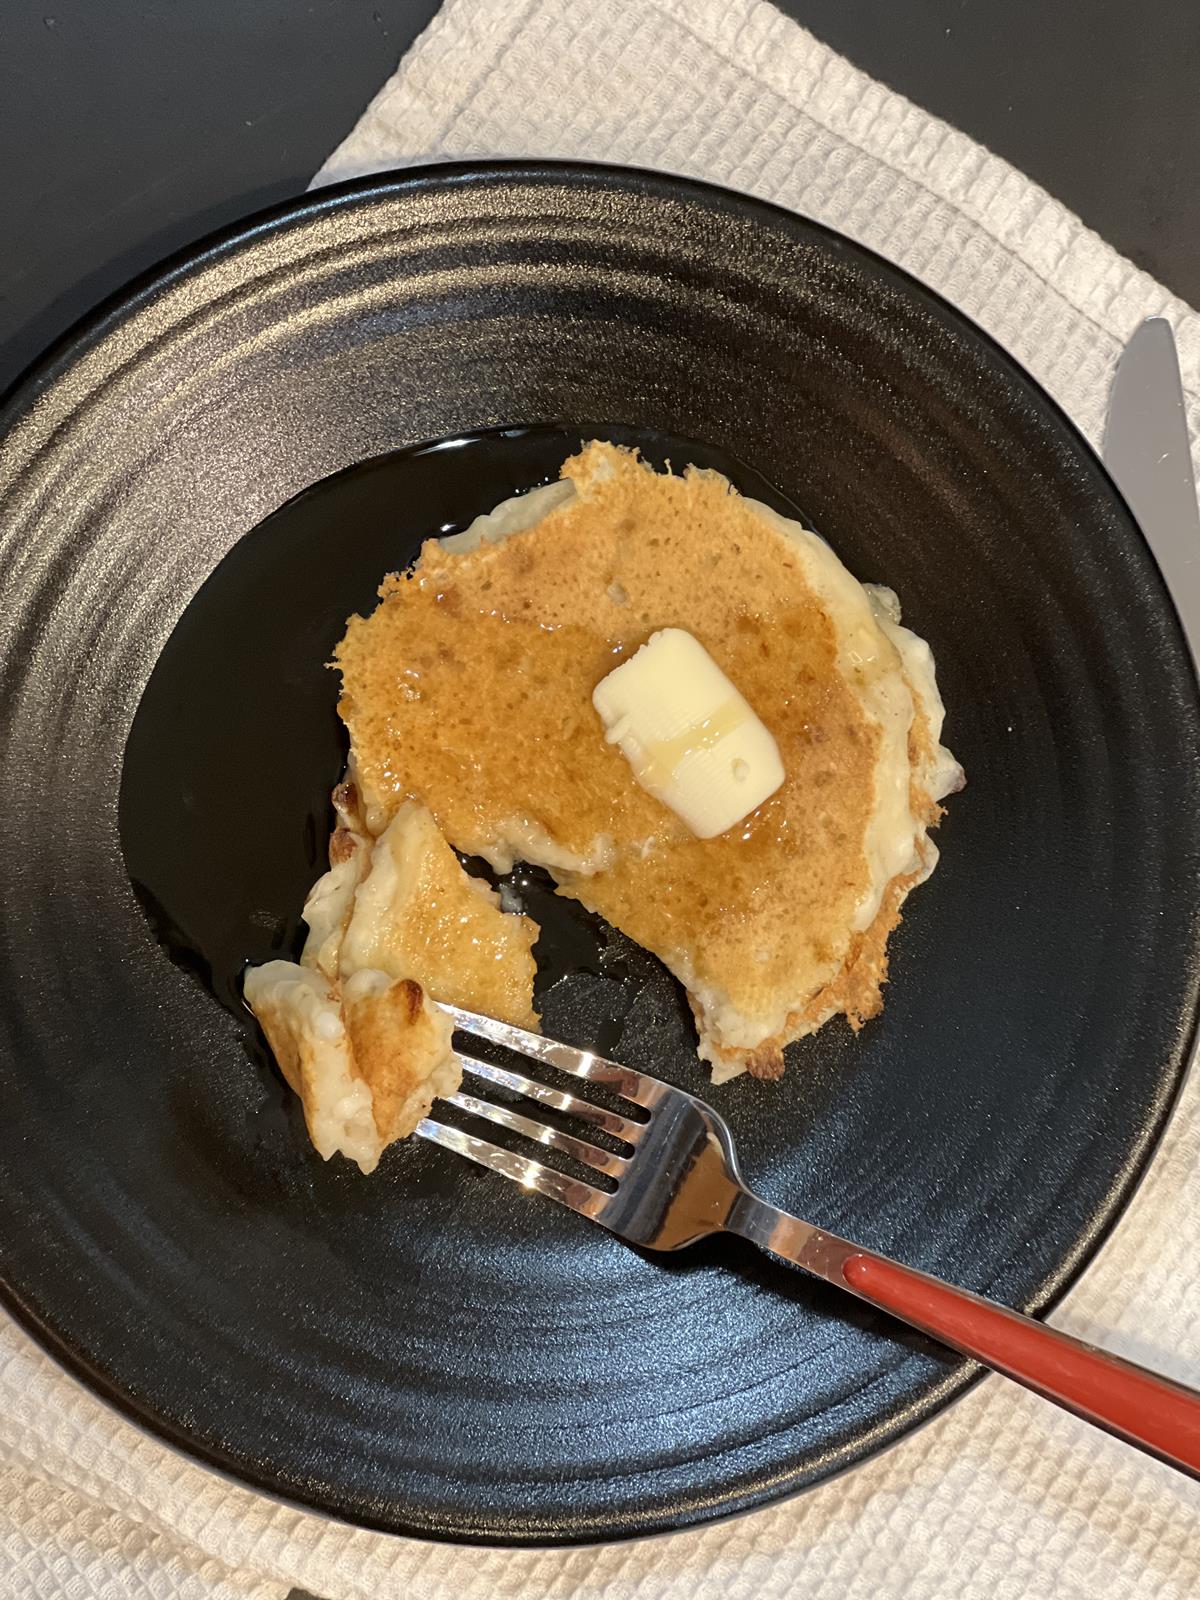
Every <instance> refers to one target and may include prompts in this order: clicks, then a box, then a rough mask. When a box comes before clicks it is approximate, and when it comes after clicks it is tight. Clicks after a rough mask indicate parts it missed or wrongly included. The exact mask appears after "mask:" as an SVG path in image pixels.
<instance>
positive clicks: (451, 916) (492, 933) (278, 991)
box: [244, 782, 537, 1172]
mask: <svg viewBox="0 0 1200 1600" xmlns="http://www.w3.org/2000/svg"><path fill="white" fill-rule="evenodd" d="M334 808H335V811H336V813H337V817H338V826H337V828H336V829H335V831H334V833H333V836H332V838H331V840H330V846H329V854H330V869H329V871H328V872H327V873H326V874H325V875H324V877H322V878H321V879H319V880H318V882H317V883H316V884H315V885H314V886H313V889H312V891H311V892H310V894H309V896H308V899H307V901H306V902H305V906H304V918H305V921H306V922H307V923H308V927H309V936H308V940H307V942H306V944H305V947H304V952H303V954H302V956H301V958H300V961H299V962H298V963H297V962H292V961H269V962H267V963H266V964H265V965H263V966H261V967H253V968H251V969H250V970H249V971H248V972H247V974H246V979H245V985H244V993H245V997H246V1002H247V1004H248V1005H249V1006H250V1008H251V1010H252V1011H253V1012H254V1014H255V1016H256V1017H257V1018H258V1020H259V1022H260V1024H261V1025H262V1029H263V1032H264V1033H265V1034H266V1036H267V1042H268V1043H269V1044H270V1046H271V1049H272V1051H273V1053H274V1055H275V1058H276V1060H277V1061H278V1063H279V1066H280V1070H281V1071H282V1072H283V1075H284V1077H285V1078H286V1079H287V1081H288V1084H289V1085H290V1086H291V1088H292V1089H293V1090H294V1091H295V1092H296V1093H297V1094H298V1095H299V1096H300V1099H301V1101H302V1103H303V1106H304V1116H305V1122H306V1125H307V1127H308V1131H309V1137H310V1138H311V1139H312V1142H313V1145H314V1146H315V1148H316V1149H317V1150H318V1152H319V1153H320V1154H321V1155H322V1156H324V1157H325V1159H326V1160H328V1159H329V1157H330V1156H332V1155H334V1154H341V1155H344V1156H346V1157H348V1158H349V1159H350V1160H352V1161H356V1162H357V1163H358V1165H359V1167H360V1168H361V1169H362V1170H363V1172H371V1171H373V1170H374V1168H375V1166H376V1165H377V1164H378V1161H379V1158H380V1156H381V1155H382V1153H383V1151H384V1150H385V1149H386V1147H387V1146H388V1145H389V1144H392V1143H394V1142H395V1141H396V1140H397V1139H403V1138H405V1137H407V1135H409V1134H410V1133H411V1132H412V1131H413V1129H414V1128H415V1127H416V1125H417V1123H418V1122H420V1120H421V1118H422V1117H424V1116H426V1115H428V1113H429V1109H430V1106H431V1105H432V1103H433V1100H434V1097H435V1096H436V1095H450V1094H453V1093H454V1092H455V1090H456V1089H457V1088H458V1086H459V1083H460V1082H461V1081H462V1070H461V1068H460V1066H459V1062H458V1058H457V1056H456V1055H455V1053H454V1051H453V1049H452V1047H451V1036H452V1033H453V1029H452V1026H451V1023H450V1020H449V1018H448V1017H447V1015H446V1014H445V1012H443V1011H442V1010H441V1009H440V1007H439V1005H438V1003H437V1002H439V1001H440V1002H444V1003H445V1004H448V1005H456V1006H461V1007H464V1008H465V1009H467V1010H472V1011H484V1012H486V1013H488V1014H489V1015H491V1016H494V1017H500V1018H502V1019H503V1020H504V1021H506V1022H514V1023H516V1024H517V1025H518V1026H520V1027H526V1028H535V1027H536V1026H537V1014H536V1012H535V1011H534V1009H533V978H534V964H533V955H532V949H533V942H534V940H535V939H536V938H537V927H536V925H535V924H534V923H533V922H531V921H530V919H529V918H528V917H522V916H509V915H507V914H506V913H504V912H503V911H501V909H500V902H499V896H498V895H497V894H496V893H495V891H494V890H493V889H491V888H490V887H489V886H488V885H487V884H486V883H483V882H481V881H480V880H479V879H478V878H474V877H471V876H470V875H469V874H468V873H467V872H465V871H464V870H463V868H462V867H461V866H460V864H459V862H458V859H457V857H456V856H455V854H454V852H453V850H451V848H450V846H449V845H448V844H447V843H446V840H445V838H444V836H443V835H442V834H441V833H440V832H439V831H438V828H437V826H436V824H435V823H434V821H433V818H432V817H431V816H430V814H429V812H428V811H426V810H425V809H424V807H422V806H420V805H418V804H416V803H415V802H414V801H409V802H407V803H406V804H404V805H402V806H400V807H399V809H398V810H397V812H396V814H395V816H394V817H393V818H392V819H391V821H390V822H389V824H388V826H387V827H386V828H385V829H384V830H383V832H382V833H381V834H380V836H379V838H378V839H372V838H371V837H370V836H369V835H368V834H367V833H366V831H365V829H364V827H363V824H362V819H361V814H360V811H359V807H358V795H357V791H356V789H355V786H354V784H353V783H350V782H347V783H343V784H339V786H338V788H337V789H336V790H335V791H334Z"/></svg>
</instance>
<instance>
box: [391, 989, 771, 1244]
mask: <svg viewBox="0 0 1200 1600" xmlns="http://www.w3.org/2000/svg"><path fill="white" fill-rule="evenodd" d="M444 1009H445V1010H446V1011H448V1012H449V1013H450V1015H451V1016H452V1017H453V1019H454V1022H455V1026H456V1027H457V1028H458V1029H460V1030H461V1031H463V1032H464V1033H469V1034H473V1035H474V1036H475V1037H476V1038H482V1039H487V1040H490V1041H492V1042H493V1043H495V1044H500V1045H503V1046H504V1047H505V1048H506V1049H508V1050H511V1051H514V1052H516V1053H517V1054H518V1055H521V1056H523V1057H524V1058H525V1062H526V1063H533V1064H535V1065H536V1064H537V1063H543V1064H545V1065H548V1066H551V1067H555V1068H557V1069H558V1070H559V1071H560V1072H566V1073H569V1074H571V1075H572V1076H573V1077H575V1078H578V1079H582V1080H584V1082H590V1083H592V1084H599V1085H602V1086H603V1087H604V1088H605V1089H607V1090H609V1091H610V1092H611V1093H612V1094H614V1095H616V1096H618V1097H619V1100H620V1101H621V1102H622V1105H621V1109H620V1110H615V1111H614V1110H611V1109H609V1108H608V1107H607V1106H601V1105H599V1104H597V1102H596V1101H595V1100H594V1099H592V1098H589V1097H588V1096H587V1094H586V1093H579V1094H575V1093H568V1092H566V1091H564V1090H561V1089H556V1088H554V1087H553V1086H552V1085H551V1084H549V1083H547V1082H546V1081H545V1080H544V1079H541V1078H538V1077H531V1076H529V1075H528V1074H527V1073H525V1072H521V1071H516V1070H514V1069H513V1068H509V1067H500V1066H496V1065H494V1064H493V1063H492V1062H490V1061H483V1060H480V1059H479V1058H477V1057H476V1056H474V1055H469V1054H465V1053H463V1052H461V1051H460V1053H459V1054H460V1059H461V1061H462V1065H463V1070H464V1072H465V1073H466V1075H467V1078H468V1080H470V1085H471V1086H470V1088H469V1089H468V1088H464V1089H463V1090H461V1091H460V1092H459V1093H457V1094H455V1095H452V1096H451V1097H450V1099H449V1103H450V1104H451V1105H454V1106H456V1107H457V1108H458V1109H459V1110H460V1111H464V1112H466V1113H467V1114H468V1115H469V1116H470V1117H472V1118H479V1119H481V1120H483V1121H487V1122H491V1123H493V1124H494V1125H496V1126H498V1127H502V1128H505V1129H507V1130H509V1131H510V1132H512V1133H516V1134H519V1135H521V1136H522V1137H523V1138H525V1139H528V1140H531V1141H532V1142H533V1143H535V1144H539V1145H541V1146H543V1148H546V1149H551V1150H557V1151H559V1152H561V1153H562V1154H563V1155H566V1156H568V1157H569V1158H570V1159H571V1160H572V1161H574V1162H576V1163H577V1164H578V1165H579V1166H580V1167H581V1168H582V1169H584V1170H586V1171H587V1172H588V1177H573V1176H571V1175H570V1174H568V1173H566V1172H563V1171H560V1170H558V1169H557V1168H555V1167H551V1166H547V1165H546V1164H545V1163H544V1162H541V1161H538V1160H535V1159H534V1158H533V1157H532V1156H526V1155H521V1154H518V1153H517V1152H516V1151H514V1150H510V1149H507V1148H505V1147H503V1146H501V1145H498V1144H494V1143H492V1142H491V1141H490V1140H488V1139H484V1138H481V1137H479V1136H478V1135H476V1134H474V1133H468V1132H466V1131H464V1130H463V1129H462V1128H459V1127H455V1126H452V1125H450V1124H448V1123H445V1122H441V1121H438V1120H436V1119H434V1118H433V1117H426V1118H425V1120H424V1121H423V1122H421V1123H419V1124H418V1126H417V1130H416V1131H417V1134H418V1135H419V1136H420V1137H421V1138H424V1139H429V1140H431V1141H432V1142H433V1143H435V1144H440V1145H443V1146H444V1147H445V1148H447V1149H449V1150H455V1151H457V1152H458V1154H459V1155H463V1156H467V1157H468V1158H469V1159H470V1160H472V1161H476V1162H478V1163H479V1164H480V1165H481V1166H484V1167H488V1168H490V1169H491V1170H492V1171H493V1172H499V1173H501V1174H502V1175H503V1176H504V1177H506V1178H510V1179H512V1180H513V1181H514V1182H516V1183H519V1184H521V1185H522V1187H524V1188H526V1189H532V1190H536V1191H537V1192H538V1193H539V1194H544V1195H548V1196H549V1197H550V1198H551V1199H553V1200H557V1201H558V1202H559V1203H560V1204H561V1205H565V1206H569V1207H570V1208H571V1210H573V1211H578V1212H580V1213H581V1214H582V1215H583V1216H586V1217H590V1218H591V1219H592V1220H593V1221H594V1222H599V1223H600V1224H601V1225H602V1226H603V1227H605V1228H608V1229H609V1230H610V1231H611V1232H613V1233H615V1234H619V1235H620V1237H621V1238H622V1239H625V1240H626V1241H628V1243H630V1244H635V1245H640V1246H641V1247H642V1248H644V1249H648V1250H679V1249H682V1248H683V1247H684V1246H685V1245H688V1244H692V1243H693V1242H694V1241H695V1240H697V1239H702V1238H703V1237H704V1236H705V1235H706V1234H710V1233H719V1232H720V1231H722V1230H723V1229H724V1228H725V1227H726V1226H727V1225H728V1222H729V1219H730V1217H731V1216H732V1214H733V1212H734V1209H735V1207H736V1206H737V1204H738V1202H739V1200H740V1198H741V1197H742V1196H743V1194H744V1193H745V1190H744V1185H743V1183H742V1179H741V1175H740V1173H739V1172H738V1166H737V1158H736V1156H735V1154H734V1149H733V1140H732V1138H731V1136H730V1133H729V1129H728V1128H727V1127H726V1125H725V1123H724V1122H723V1121H722V1119H721V1118H720V1117H719V1116H718V1115H717V1113H716V1112H715V1111H714V1110H713V1109H712V1107H711V1106H708V1105H705V1103H704V1102H703V1101H702V1100H697V1099H696V1098H695V1097H694V1096H693V1095H690V1094H687V1093H685V1092H684V1091H683V1090H682V1089H676V1088H673V1087H672V1086H671V1085H670V1084H666V1083H662V1082H660V1081H659V1080H658V1079H657V1078H651V1077H647V1076H646V1075H645V1074H644V1073H640V1072H634V1071H633V1070H632V1069H631V1068H629V1067H622V1066H619V1065H617V1063H616V1062H613V1061H606V1060H604V1059H603V1058H602V1057H600V1056H596V1055H593V1054H592V1053H591V1052H590V1051H586V1050H576V1049H573V1048H572V1047H571V1046H570V1045H565V1044H561V1043H559V1042H558V1041H557V1040H554V1039H547V1038H545V1037H544V1036H543V1035H541V1034H536V1033H527V1032H526V1031H525V1030H524V1029H522V1028H514V1027H512V1026H511V1025H510V1024H508V1023H505V1022H496V1021H494V1020H493V1019H492V1018H490V1017H481V1016H476V1015H475V1014H474V1013H472V1012H467V1011H460V1010H458V1009H457V1008H455V1007H452V1006H447V1007H445V1008H444ZM580 1087H581V1088H582V1084H581V1085H580ZM497 1089H499V1090H501V1091H508V1092H509V1093H514V1094H516V1095H518V1096H520V1097H521V1099H520V1100H519V1101H517V1102H515V1103H514V1102H512V1101H499V1100H497V1099H496V1098H495V1091H496V1090H497ZM542 1107H550V1108H551V1109H552V1110H553V1111H554V1112H557V1113H559V1114H560V1115H561V1116H562V1117H564V1118H568V1119H570V1120H571V1121H572V1123H574V1124H575V1125H577V1126H578V1130H579V1131H578V1132H567V1131H566V1128H564V1127H563V1126H562V1125H561V1124H560V1123H558V1122H557V1121H556V1122H554V1123H550V1122H548V1121H547V1120H546V1119H545V1117H544V1114H543V1115H542V1116H539V1115H538V1113H539V1111H540V1110H541V1108H542ZM596 1130H599V1131H600V1132H602V1133H603V1134H605V1135H607V1136H608V1138H609V1139H610V1140H611V1141H614V1142H616V1143H617V1145H618V1148H617V1149H612V1148H605V1147H603V1146H602V1145H600V1144H598V1143H597V1142H596V1141H595V1138H594V1133H595V1131H596ZM589 1134H591V1135H592V1137H589ZM593 1177H594V1180H595V1181H591V1180H592V1179H593Z"/></svg>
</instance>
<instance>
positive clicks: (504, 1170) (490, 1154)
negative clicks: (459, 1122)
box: [414, 1117, 611, 1218]
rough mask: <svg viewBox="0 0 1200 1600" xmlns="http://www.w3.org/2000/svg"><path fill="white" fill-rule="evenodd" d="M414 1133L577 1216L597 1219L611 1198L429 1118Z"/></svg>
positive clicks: (471, 1134)
mask: <svg viewBox="0 0 1200 1600" xmlns="http://www.w3.org/2000/svg"><path fill="white" fill-rule="evenodd" d="M414 1132H415V1133H417V1134H418V1135H419V1137H420V1138H422V1139H429V1140H430V1141H431V1142H432V1143H433V1144H440V1145H443V1146H444V1147H445V1148H446V1149H447V1150H454V1151H457V1153H458V1154H459V1155H460V1156H466V1157H467V1158H468V1160H470V1161H475V1162H478V1164H479V1165H480V1166H481V1167H488V1168H490V1169H491V1171H493V1172H499V1173H500V1174H501V1175H502V1176H503V1177H505V1178H511V1179H512V1181H513V1182H514V1183H519V1184H520V1185H521V1187H522V1188H523V1189H536V1190H537V1191H538V1193H539V1194H544V1195H548V1196H549V1197H550V1199H551V1200H557V1201H558V1203H559V1205H563V1206H568V1207H569V1208H570V1209H571V1210H572V1211H578V1212H579V1213H580V1215H581V1216H585V1217H592V1218H598V1217H599V1215H600V1212H601V1211H602V1210H603V1208H604V1203H605V1201H607V1200H608V1199H610V1198H611V1197H610V1196H609V1195H607V1194H605V1193H603V1191H602V1190H600V1189H593V1188H592V1186H591V1184H590V1183H583V1182H582V1181H581V1180H580V1179H578V1178H568V1177H567V1176H566V1174H565V1173H562V1172H555V1171H554V1170H553V1169H552V1168H551V1167H544V1166H542V1164H541V1162H540V1161H530V1160H528V1159H527V1158H526V1157H525V1156H519V1155H515V1154H514V1153H513V1152H512V1151H511V1150H504V1149H502V1148H501V1146H500V1145H498V1144H489V1143H488V1141H487V1140H486V1139H477V1138H476V1137H475V1135H474V1134H473V1133H464V1132H463V1131H462V1129H461V1128H451V1127H450V1126H449V1125H448V1124H447V1123H445V1122H435V1121H434V1120H433V1118H432V1117H425V1118H424V1119H423V1120H422V1121H421V1122H418V1123H417V1126H416V1128H415V1129H414Z"/></svg>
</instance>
